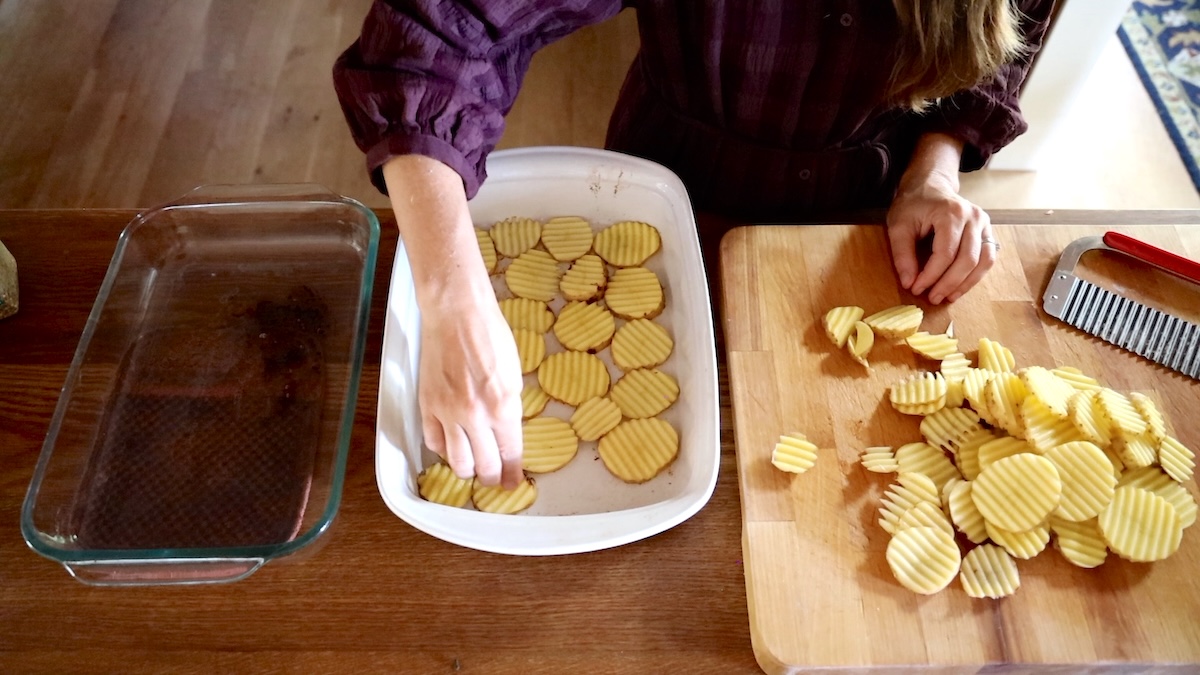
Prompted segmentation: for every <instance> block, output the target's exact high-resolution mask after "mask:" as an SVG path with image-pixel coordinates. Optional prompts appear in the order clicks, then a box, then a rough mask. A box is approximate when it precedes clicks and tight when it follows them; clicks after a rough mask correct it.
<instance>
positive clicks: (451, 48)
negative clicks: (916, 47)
mask: <svg viewBox="0 0 1200 675" xmlns="http://www.w3.org/2000/svg"><path fill="white" fill-rule="evenodd" d="M1017 4H1018V5H1019V7H1020V9H1021V11H1022V20H1021V29H1022V31H1023V33H1024V34H1025V36H1026V39H1027V41H1028V43H1029V46H1030V49H1029V50H1028V52H1027V53H1026V54H1025V55H1024V56H1023V57H1021V58H1020V59H1019V60H1018V61H1016V62H1014V63H1012V64H1010V65H1007V66H1005V67H1004V68H1002V69H1001V71H1000V72H999V73H998V74H997V75H996V76H995V77H994V78H992V79H991V80H990V81H988V82H985V83H983V84H981V85H979V86H977V87H974V88H972V89H969V90H965V91H962V92H959V93H958V94H956V95H954V96H952V97H949V98H947V99H943V100H942V101H939V102H938V104H937V105H936V107H934V108H933V109H932V110H930V111H928V112H926V113H924V114H920V115H918V114H915V113H912V112H910V111H906V110H903V109H900V108H896V107H892V106H888V105H886V104H885V103H884V101H882V100H881V99H882V93H883V92H884V90H885V87H886V83H887V79H888V77H889V75H890V74H891V67H892V62H893V53H894V51H895V41H896V39H897V37H896V36H897V31H898V28H897V25H896V17H895V12H894V10H893V8H892V3H891V2H890V0H800V1H797V0H741V1H737V0H709V1H707V2H703V3H697V2H685V1H681V0H626V1H625V2H621V1H620V0H559V1H557V2H548V1H530V0H524V1H523V0H457V1H455V0H376V2H375V4H374V5H373V6H372V7H371V10H370V12H369V14H368V16H367V18H366V20H365V22H364V24H363V30H362V34H361V36H360V38H359V39H358V40H357V41H356V42H355V43H354V44H353V45H352V46H351V47H350V48H349V49H347V50H346V52H345V53H344V54H342V56H341V57H340V58H339V59H338V61H337V63H336V65H335V66H334V83H335V86H336V89H337V93H338V96H339V99H340V101H341V104H342V108H343V111H344V112H345V115H346V119H347V121H348V123H349V126H350V129H351V132H352V134H353V135H354V138H355V141H356V142H357V144H358V146H359V147H360V148H361V149H362V150H363V151H364V152H365V153H366V155H367V165H368V169H369V170H370V172H371V176H372V180H373V182H374V183H375V185H376V186H377V187H378V188H379V189H380V190H385V191H386V188H385V186H384V183H383V178H382V172H381V170H380V169H381V167H382V166H383V164H384V163H385V162H386V161H387V160H388V159H390V158H391V157H394V156H396V155H400V154H406V153H417V154H423V155H428V156H431V157H434V158H436V159H438V160H440V161H442V162H444V163H445V164H447V165H449V166H451V167H452V168H454V169H455V170H456V171H457V172H458V173H459V174H460V175H461V176H462V178H463V183H464V185H465V187H466V191H467V195H468V197H471V196H474V194H475V192H476V191H477V190H478V189H479V186H480V184H481V183H482V182H483V181H484V179H485V177H486V174H485V160H486V158H487V154H488V153H489V152H490V151H491V150H492V149H493V148H494V147H495V146H496V143H497V142H498V141H499V139H500V135H501V133H502V132H503V129H504V115H505V114H506V113H507V112H508V111H509V110H510V109H511V107H512V105H513V102H514V101H515V99H516V96H517V91H518V89H519V87H520V84H521V80H522V78H523V77H524V75H525V72H526V70H527V69H528V67H529V62H530V59H531V58H532V56H533V54H534V53H535V52H536V51H537V50H538V49H540V48H542V47H544V46H546V45H547V44H550V43H551V42H553V41H555V40H557V39H559V38H562V37H564V36H566V35H568V34H569V33H571V32H572V31H574V30H577V29H578V28H581V27H583V26H585V25H588V24H592V23H597V22H600V21H603V20H605V19H608V18H610V17H612V16H614V15H615V14H617V13H618V12H619V11H620V10H621V9H622V8H623V7H626V6H627V7H633V8H634V9H635V10H636V11H637V17H638V27H639V28H638V29H639V32H640V35H641V49H640V51H639V53H638V55H637V58H636V59H635V61H634V63H633V66H632V67H631V68H630V71H629V74H628V76H627V77H626V81H625V84H624V86H623V87H622V90H621V94H620V98H619V100H618V103H617V106H616V109H615V111H614V112H613V116H612V119H611V121H610V125H609V131H608V138H607V141H606V145H607V147H609V148H610V149H614V150H619V151H622V152H627V153H630V154H633V155H638V156H641V157H646V158H648V159H651V160H654V161H657V162H659V163H661V164H664V165H666V166H667V167H669V168H670V169H672V170H673V171H675V172H676V173H677V174H679V176H680V177H681V178H682V179H683V181H684V183H685V185H687V187H688V191H689V194H690V195H691V197H692V200H693V202H694V204H695V205H696V207H697V208H699V209H706V210H711V211H715V212H717V213H722V214H725V215H729V216H732V217H735V218H740V219H751V220H782V219H793V218H803V217H811V216H812V215H814V214H816V213H819V212H821V211H823V210H830V209H845V208H855V207H871V206H886V205H887V203H888V202H889V201H890V200H891V197H892V194H893V192H894V189H895V185H896V182H897V181H898V179H899V177H900V174H901V173H903V171H904V168H905V167H906V166H907V164H908V161H909V158H910V156H911V153H912V148H913V145H914V144H915V142H916V139H917V137H918V136H920V134H921V133H924V132H930V131H941V132H945V133H949V134H951V135H953V136H956V137H957V138H959V139H961V140H962V141H964V143H965V144H966V146H965V148H964V153H963V161H962V169H963V170H967V171H969V170H973V169H977V168H979V167H981V166H983V164H984V163H985V162H986V161H987V159H988V157H990V156H991V155H992V153H994V152H995V151H996V150H998V149H1000V148H1001V147H1003V146H1004V145H1006V144H1008V143H1010V142H1011V141H1012V140H1013V139H1014V138H1016V137H1017V136H1018V135H1020V134H1021V133H1023V132H1024V131H1025V129H1026V124H1025V121H1024V119H1023V118H1022V117H1021V113H1020V108H1019V106H1018V103H1017V94H1018V91H1019V89H1020V86H1021V84H1022V82H1023V81H1024V78H1025V76H1026V74H1027V72H1028V69H1029V64H1030V62H1031V60H1032V58H1033V54H1034V53H1035V52H1036V50H1037V48H1038V47H1040V45H1041V42H1042V39H1043V37H1044V34H1045V31H1046V28H1047V26H1048V23H1049V15H1050V12H1051V8H1052V5H1053V0H1019V2H1018V3H1017ZM597 57H598V58H603V57H604V55H603V54H598V55H597Z"/></svg>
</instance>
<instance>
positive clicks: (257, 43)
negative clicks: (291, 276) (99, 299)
mask: <svg viewBox="0 0 1200 675" xmlns="http://www.w3.org/2000/svg"><path fill="white" fill-rule="evenodd" d="M370 6H371V0H324V1H322V2H310V1H308V0H194V1H191V0H189V1H187V2H180V1H178V0H172V1H169V2H163V1H162V0H88V1H87V2H84V3H79V2H72V1H70V0H36V1H34V2H28V1H25V2H23V1H21V0H5V1H3V2H0V45H2V47H0V100H3V101H6V102H7V103H6V107H5V117H4V124H3V125H0V206H2V207H5V208H28V207H35V208H59V207H99V208H140V207H148V206H154V205H157V204H162V203H166V202H168V201H170V200H173V199H174V198H176V197H178V196H180V195H181V194H183V193H185V192H187V191H188V190H191V189H192V188H194V187H196V186H197V185H212V184H219V183H238V184H242V183H297V182H315V183H320V184H322V185H325V186H326V187H328V188H330V189H332V190H334V191H335V192H338V193H339V194H344V195H346V196H349V197H354V198H355V199H358V200H359V201H362V202H364V203H366V204H368V205H369V206H387V198H386V197H384V196H383V195H381V194H380V193H379V192H378V191H377V190H375V188H374V187H372V186H371V184H370V182H369V180H368V177H367V172H366V163H365V162H364V160H363V154H362V152H360V151H359V150H358V148H357V147H355V145H354V141H353V139H352V138H351V136H350V132H349V130H348V128H347V126H346V121H345V119H344V117H343V115H342V111H341V108H340V106H339V105H338V100H337V96H336V94H335V93H334V89H333V78H332V74H331V73H332V69H333V63H334V61H335V59H337V57H338V55H339V54H340V53H341V52H342V51H343V50H344V49H346V47H348V46H350V44H351V43H352V42H354V40H355V39H356V38H357V37H358V35H359V31H360V30H361V28H362V22H363V18H364V17H366V15H367V10H368V8H369V7H370ZM637 48H638V35H637V21H636V18H635V17H634V13H633V12H632V11H626V12H622V13H621V14H620V15H618V16H617V17H614V18H613V19H611V20H609V21H605V22H603V23H601V24H598V25H595V26H590V27H588V28H586V29H583V30H581V31H579V32H577V33H575V34H573V35H571V36H569V37H567V38H565V39H563V40H561V41H559V42H557V43H555V44H553V45H551V46H549V47H547V48H545V49H544V50H542V51H540V52H539V53H538V54H537V55H536V56H535V57H534V59H533V61H532V63H531V65H530V69H529V72H528V73H527V74H526V76H525V79H524V84H523V85H522V89H521V93H520V95H519V96H518V97H517V101H516V103H515V105H514V106H513V109H512V111H511V112H510V113H509V115H508V116H507V120H506V130H505V132H504V135H503V137H502V138H501V139H500V145H499V147H501V148H507V147H520V146H529V145H580V146H588V147H600V146H602V145H603V143H604V135H605V131H606V129H607V127H608V117H609V113H610V112H611V111H612V108H613V105H614V104H615V103H616V100H617V92H618V91H619V89H620V87H621V83H622V82H623V81H624V79H625V73H626V71H627V70H628V68H629V64H630V63H631V62H632V61H633V57H634V54H635V53H636V52H637ZM597 55H602V56H601V57H597Z"/></svg>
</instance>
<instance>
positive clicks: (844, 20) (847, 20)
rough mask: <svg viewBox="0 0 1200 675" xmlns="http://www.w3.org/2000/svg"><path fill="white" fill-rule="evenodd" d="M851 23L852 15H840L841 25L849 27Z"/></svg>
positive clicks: (852, 20) (852, 21)
mask: <svg viewBox="0 0 1200 675" xmlns="http://www.w3.org/2000/svg"><path fill="white" fill-rule="evenodd" d="M852 23H854V17H852V16H850V15H849V14H843V15H842V25H843V26H845V27H847V28H849V27H850V24H852Z"/></svg>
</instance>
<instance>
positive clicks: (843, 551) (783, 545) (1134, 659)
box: [721, 213, 1200, 673]
mask: <svg viewBox="0 0 1200 675" xmlns="http://www.w3.org/2000/svg"><path fill="white" fill-rule="evenodd" d="M1124 216H1128V214H1124ZM992 217H993V222H995V223H1014V222H1018V223H1019V222H1031V221H1032V222H1041V223H1045V224H1044V225H1011V224H1001V225H998V226H997V228H996V229H997V232H998V236H999V240H1000V242H1001V245H1002V249H1001V251H1000V258H999V262H998V263H997V265H996V266H995V268H994V269H993V270H992V271H991V272H990V273H989V274H988V276H987V277H986V278H985V280H984V281H983V282H982V283H981V285H980V286H979V287H977V288H976V289H975V290H973V291H972V292H971V293H969V294H968V295H966V296H965V297H964V298H963V299H961V300H960V301H958V302H957V303H955V304H953V305H951V306H938V307H934V306H930V305H928V304H927V303H924V302H923V301H921V300H915V299H914V298H913V297H912V296H910V295H908V294H906V293H903V292H901V291H900V290H899V289H898V286H897V284H896V283H895V281H894V273H893V271H892V269H891V264H890V256H889V251H888V245H887V238H886V234H885V231H884V230H883V228H881V227H876V226H853V225H851V226H815V227H788V226H772V227H754V228H738V229H735V230H733V231H731V232H730V233H729V234H728V235H727V236H726V237H725V239H724V241H723V243H722V248H721V265H722V268H721V282H722V285H723V290H722V294H723V306H724V316H723V326H724V331H725V344H726V348H727V358H728V368H729V378H730V391H731V397H732V406H733V412H734V427H735V429H736V434H735V437H736V445H737V460H738V461H737V464H738V472H739V486H740V489H741V502H742V518H743V528H744V529H743V538H742V542H743V552H744V556H745V559H744V562H745V565H746V588H747V594H748V608H749V613H750V629H751V636H752V641H753V644H754V651H755V655H756V657H757V659H758V661H759V663H760V665H762V666H763V668H764V669H765V670H766V671H767V672H771V673H782V672H801V671H803V670H805V669H807V668H816V667H821V668H830V669H833V670H847V671H857V670H865V669H876V668H878V669H882V671H884V672H891V671H892V670H895V669H901V668H913V669H920V670H929V671H937V672H976V671H979V670H986V671H987V672H994V671H1004V672H1008V671H1013V672H1023V671H1026V670H1045V669H1058V668H1063V669H1066V670H1070V671H1079V670H1083V671H1088V672H1096V671H1103V670H1110V669H1111V670H1114V671H1121V672H1126V671H1138V672H1140V671H1141V670H1142V669H1150V670H1159V669H1161V670H1178V672H1197V670H1198V669H1200V574H1198V572H1200V531H1198V530H1196V528H1191V529H1188V530H1186V531H1185V532H1184V537H1183V543H1182V546H1181V548H1180V550H1179V551H1178V552H1177V553H1176V554H1175V555H1174V556H1172V557H1171V558H1169V559H1167V560H1165V561H1161V562H1156V563H1153V564H1135V563H1129V562H1126V561H1124V560H1121V559H1118V558H1117V557H1116V556H1115V555H1110V556H1109V558H1108V560H1107V562H1105V563H1104V564H1103V565H1102V566H1101V567H1099V568H1097V569H1094V570H1085V569H1080V568H1076V567H1073V566H1072V565H1070V564H1068V563H1067V562H1066V561H1065V560H1064V559H1062V557H1061V556H1060V555H1059V554H1058V553H1057V552H1055V551H1053V550H1052V549H1050V550H1047V551H1045V552H1043V553H1042V554H1041V555H1039V556H1037V557H1036V558H1035V559H1033V560H1030V561H1018V563H1019V564H1018V567H1019V569H1020V574H1021V587H1020V589H1019V590H1018V591H1017V592H1016V593H1015V594H1014V595H1013V596H1011V597H1009V598H1006V599H1003V600H998V601H996V600H973V599H971V598H969V597H967V596H966V594H965V593H964V592H963V590H962V588H961V586H960V585H959V583H958V582H957V580H956V581H955V582H954V583H952V584H951V586H950V587H948V588H947V589H945V590H943V591H942V592H940V593H937V594H935V595H932V596H920V595H916V594H914V593H912V592H910V591H908V590H905V589H904V588H902V587H901V586H900V585H899V584H898V583H897V582H896V581H895V579H894V578H893V576H892V574H891V572H890V570H889V568H888V565H887V562H886V560H885V549H886V546H887V543H888V540H889V536H888V535H887V533H886V532H884V531H883V530H882V529H881V528H880V526H879V525H878V524H877V522H876V521H877V519H878V515H877V509H878V506H879V498H880V496H881V494H882V492H883V490H884V489H885V487H886V486H887V485H888V483H889V480H888V476H886V475H879V474H872V473H869V472H867V471H866V470H865V469H863V468H862V467H861V466H860V465H859V463H858V456H859V455H860V453H861V452H862V450H863V448H865V447H867V446H873V445H887V446H892V447H896V446H898V445H900V444H902V443H906V442H910V441H915V440H920V439H921V436H920V434H919V431H918V423H919V418H916V417H910V416H905V415H901V414H899V413H897V412H895V411H894V410H893V409H892V408H891V406H890V404H889V403H888V402H887V388H888V387H889V386H890V385H891V384H892V383H893V382H895V381H896V380H898V379H899V378H900V377H902V376H904V375H907V374H909V373H912V372H916V371H918V370H925V369H929V368H930V367H931V365H932V364H931V362H929V361H925V360H923V359H920V358H918V357H916V356H915V355H913V354H912V353H911V352H910V351H908V350H907V347H903V346H894V345H888V344H879V343H877V345H876V348H875V350H874V351H873V352H872V354H871V359H872V362H873V368H872V370H871V372H866V371H865V370H864V369H863V368H862V367H861V366H859V364H857V363H855V362H854V361H852V360H851V359H850V358H849V357H848V355H847V354H845V353H841V352H839V351H837V350H836V349H835V348H834V347H833V345H832V344H831V343H830V342H829V340H828V338H826V337H825V335H824V333H823V330H822V328H821V325H820V319H821V317H822V316H823V314H824V313H825V311H826V310H828V309H830V308H832V307H835V306H838V305H859V306H861V307H864V308H865V309H866V310H867V311H868V313H870V312H873V311H877V310H880V309H884V308H887V307H890V306H893V305H896V304H902V303H913V302H915V303H916V304H918V305H920V306H922V307H923V309H924V310H925V312H926V313H925V320H924V324H923V326H924V328H925V329H928V330H931V331H934V332H941V331H943V330H944V329H945V328H946V327H947V325H948V324H949V323H950V322H951V321H953V322H954V326H955V332H956V333H957V335H958V336H959V338H960V345H962V347H963V351H965V352H966V353H967V354H968V356H972V357H973V356H974V352H975V345H977V344H978V340H979V338H980V337H989V338H992V339H994V340H998V341H1000V342H1001V343H1003V344H1004V345H1005V346H1007V347H1009V348H1010V349H1011V350H1012V351H1013V353H1014V354H1015V356H1016V360H1017V365H1018V366H1023V365H1044V366H1053V365H1072V366H1077V367H1079V368H1081V369H1082V370H1084V371H1085V372H1087V373H1090V374H1093V375H1094V376H1096V377H1098V378H1099V379H1100V380H1101V381H1102V382H1103V383H1105V384H1107V385H1108V386H1110V387H1113V388H1115V389H1118V390H1122V391H1130V390H1138V391H1143V392H1147V393H1150V394H1152V395H1153V396H1155V397H1156V398H1157V399H1158V400H1159V401H1160V402H1161V404H1162V405H1163V407H1164V409H1165V412H1166V413H1167V415H1168V416H1169V418H1170V420H1171V422H1172V424H1173V427H1174V431H1175V434H1176V435H1177V436H1178V438H1180V439H1181V440H1182V441H1183V442H1184V443H1185V444H1187V445H1189V446H1190V447H1192V448H1197V447H1198V446H1200V417H1198V416H1197V415H1196V409H1197V401H1200V383H1197V382H1196V381H1194V380H1191V379H1187V378H1185V377H1183V376H1181V375H1179V374H1176V373H1173V372H1171V371H1167V370H1165V369H1163V368H1161V367H1158V366H1155V365H1153V364H1150V363H1149V362H1147V361H1145V360H1143V359H1141V358H1140V357H1137V356H1134V355H1132V354H1129V353H1127V352H1124V351H1121V350H1119V349H1117V348H1115V347H1111V346H1109V345H1107V344H1105V343H1103V342H1100V341H1099V340H1097V339H1094V338H1090V337H1088V336H1085V335H1083V334H1082V333H1079V332H1078V331H1075V330H1074V329H1072V328H1070V327H1069V326H1066V325H1065V324H1062V323H1060V322H1058V321H1057V320H1055V319H1053V318H1051V317H1049V316H1047V315H1045V314H1044V313H1043V312H1042V311H1041V310H1040V307H1041V294H1042V291H1043V289H1044V288H1045V283H1046V281H1047V279H1048V277H1049V274H1050V271H1051V269H1052V268H1053V266H1054V264H1055V263H1056V262H1057V259H1058V254H1059V252H1060V251H1061V250H1062V248H1063V247H1064V246H1065V245H1066V244H1067V243H1069V242H1070V241H1072V240H1074V239H1075V238H1077V237H1080V236H1085V235H1091V234H1101V233H1103V232H1104V231H1105V230H1106V229H1116V230H1118V231H1122V232H1126V233H1128V234H1131V235H1134V236H1136V237H1138V238H1141V239H1144V240H1145V241H1149V242H1151V243H1154V244H1157V245H1159V246H1161V247H1163V248H1167V249H1169V250H1172V251H1175V252H1177V253H1181V254H1184V255H1187V256H1189V257H1191V258H1193V259H1197V258H1200V227H1197V225H1196V223H1197V222H1198V220H1197V217H1196V216H1195V215H1194V214H1191V215H1188V214H1174V215H1173V216H1166V215H1162V214H1160V215H1159V216H1156V217H1154V219H1153V220H1154V222H1157V223H1160V224H1159V225H1155V226H1145V227H1134V226H1130V225H1129V223H1135V222H1137V220H1136V219H1134V218H1128V217H1123V214H1118V213H1111V214H1077V213H1076V214H1073V213H1061V214H1057V215H1056V214H1053V213H1039V214H1021V213H1012V214H1005V213H993V214H992ZM1056 221H1057V223H1056ZM1066 223H1075V224H1066ZM1083 265H1084V268H1086V273H1085V276H1088V277H1089V278H1091V279H1092V280H1094V281H1096V282H1097V283H1100V284H1101V285H1104V286H1106V287H1108V288H1110V289H1112V290H1116V291H1118V292H1120V293H1122V294H1126V295H1128V296H1130V297H1132V298H1134V299H1139V300H1143V301H1145V302H1147V303H1149V304H1154V305H1156V306H1158V307H1160V308H1162V309H1165V310H1168V311H1171V312H1173V313H1175V314H1177V315H1181V316H1185V317H1186V318H1189V319H1190V320H1192V321H1200V288H1198V287H1197V286H1195V285H1191V284H1187V283H1185V282H1182V281H1180V280H1178V279H1176V278H1174V277H1170V276H1167V275H1165V274H1162V273H1160V272H1157V271H1156V270H1153V269H1151V268H1149V267H1147V266H1145V265H1140V264H1137V263H1133V262H1130V261H1128V260H1127V259H1122V258H1118V257H1114V256H1111V255H1110V254H1101V253H1097V254H1091V255H1089V256H1088V257H1085V259H1084V263H1083ZM789 431H801V432H803V433H805V434H807V435H808V437H809V438H810V439H811V440H813V441H814V442H815V443H816V444H817V445H818V446H819V448H820V449H821V450H820V457H819V459H818V461H817V464H816V466H815V467H814V469H812V470H810V471H809V472H807V473H806V474H803V475H798V476H792V475H789V474H784V473H782V472H780V471H778V470H777V469H775V468H774V467H772V466H771V464H770V455H771V450H772V448H773V447H774V444H775V442H776V440H777V439H778V436H779V435H780V434H782V433H785V432H789ZM1188 488H1189V490H1190V491H1191V493H1192V495H1193V496H1195V495H1196V494H1197V491H1196V485H1195V482H1194V481H1191V482H1189V483H1188Z"/></svg>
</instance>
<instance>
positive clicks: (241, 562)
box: [63, 558, 266, 586]
mask: <svg viewBox="0 0 1200 675" xmlns="http://www.w3.org/2000/svg"><path fill="white" fill-rule="evenodd" d="M264 562H266V559H265V558H189V559H183V560H171V559H166V560H105V561H76V562H64V563H63V567H66V568H67V572H68V573H69V574H70V575H71V576H73V577H75V578H76V579H78V580H79V581H81V582H83V583H85V584H88V585H89V586H149V585H156V586H158V585H164V584H179V585H182V584H218V583H224V582H229V581H238V580H239V579H245V578H246V577H248V576H250V575H251V574H253V573H254V572H255V571H256V570H258V568H260V567H262V565H263V563H264Z"/></svg>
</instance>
